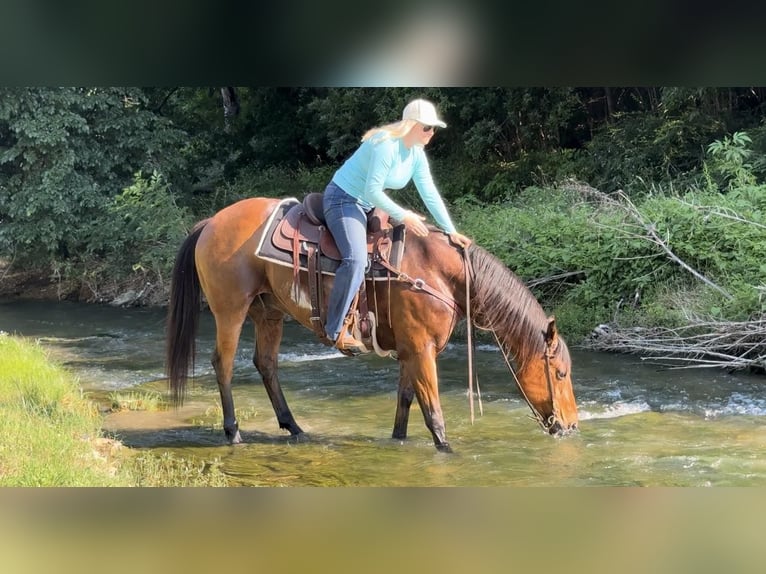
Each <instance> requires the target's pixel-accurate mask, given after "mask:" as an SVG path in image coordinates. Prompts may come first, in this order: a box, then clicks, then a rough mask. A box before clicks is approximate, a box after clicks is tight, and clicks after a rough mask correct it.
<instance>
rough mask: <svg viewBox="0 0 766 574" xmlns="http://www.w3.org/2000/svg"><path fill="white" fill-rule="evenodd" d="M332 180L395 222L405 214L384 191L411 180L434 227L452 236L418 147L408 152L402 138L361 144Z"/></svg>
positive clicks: (424, 156)
mask: <svg viewBox="0 0 766 574" xmlns="http://www.w3.org/2000/svg"><path fill="white" fill-rule="evenodd" d="M332 180H333V182H334V183H335V184H336V185H337V186H338V187H340V188H341V189H342V190H343V191H345V192H346V193H347V194H349V195H351V196H352V197H355V198H356V199H358V200H359V203H361V204H362V205H364V206H365V207H367V208H372V207H378V208H380V209H382V210H383V211H385V212H387V213H388V214H389V215H390V216H391V217H393V218H394V219H396V220H398V221H401V220H402V218H403V217H404V216H405V214H406V213H407V210H405V209H403V208H402V207H400V206H399V205H398V204H397V203H396V202H394V201H393V200H392V199H391V198H390V197H388V195H386V192H385V190H386V189H402V188H403V187H404V186H405V185H407V184H408V183H409V182H410V180H412V181H413V182H414V183H415V187H416V188H417V190H418V193H419V194H420V197H421V199H422V200H423V203H424V204H425V206H426V208H428V211H429V212H430V213H431V215H432V216H433V218H434V220H435V221H436V224H437V225H438V226H439V227H441V228H442V229H443V230H444V231H446V232H447V233H454V232H455V226H454V225H453V224H452V220H451V219H450V216H449V213H448V212H447V208H446V207H445V205H444V201H443V200H442V198H441V195H439V192H438V190H437V189H436V186H435V185H434V181H433V177H431V169H430V168H429V166H428V158H427V157H426V152H425V150H424V149H423V148H422V147H421V146H412V147H411V148H409V149H407V147H406V146H405V145H404V143H403V142H402V140H401V138H397V139H392V138H384V137H382V134H376V135H375V136H373V137H371V138H370V139H368V140H367V141H364V142H362V145H360V146H359V147H358V148H357V150H356V151H355V152H354V153H353V155H352V156H351V157H350V158H348V159H347V160H346V161H345V163H344V164H343V165H342V166H341V167H340V168H339V169H338V171H336V172H335V175H334V176H333V178H332Z"/></svg>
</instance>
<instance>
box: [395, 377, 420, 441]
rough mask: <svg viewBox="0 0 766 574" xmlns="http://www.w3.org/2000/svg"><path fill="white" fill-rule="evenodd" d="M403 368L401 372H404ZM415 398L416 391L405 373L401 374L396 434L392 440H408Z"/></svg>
mask: <svg viewBox="0 0 766 574" xmlns="http://www.w3.org/2000/svg"><path fill="white" fill-rule="evenodd" d="M403 370H404V369H403V367H402V368H400V371H403ZM414 397H415V389H414V388H413V387H412V384H411V383H410V382H409V380H408V379H407V378H406V377H405V375H404V373H403V372H400V374H399V389H398V391H397V394H396V417H395V418H394V432H393V433H392V435H391V438H395V439H397V440H404V439H406V438H407V424H408V423H409V420H410V407H411V406H412V399H413V398H414Z"/></svg>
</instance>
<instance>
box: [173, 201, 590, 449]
mask: <svg viewBox="0 0 766 574" xmlns="http://www.w3.org/2000/svg"><path fill="white" fill-rule="evenodd" d="M279 203H280V200H279V199H275V198H267V197H253V198H249V199H244V200H240V201H238V202H236V203H233V204H231V205H229V206H227V207H225V208H223V209H221V210H220V211H219V212H217V213H216V214H215V215H213V216H212V217H210V218H208V219H205V220H202V221H200V222H198V223H197V224H196V225H195V226H194V227H193V228H192V230H191V231H190V233H189V234H188V236H187V237H186V239H185V240H184V241H183V243H182V245H181V247H180V249H179V251H178V253H177V256H176V260H175V264H174V267H173V272H172V279H171V288H170V301H169V306H168V313H167V321H166V373H167V377H168V385H169V390H170V392H171V394H172V399H173V402H174V403H175V404H176V405H177V406H178V405H180V404H182V402H183V398H184V392H185V385H186V382H187V378H188V372H189V369H192V370H193V368H194V357H195V352H196V350H195V337H196V332H197V326H198V317H199V313H200V310H201V304H202V295H203V294H204V297H205V299H206V301H207V304H208V307H209V309H210V311H211V312H212V314H213V317H214V320H215V329H216V339H215V348H214V350H213V353H212V361H211V362H212V365H213V368H214V370H215V375H216V379H217V382H218V389H219V392H220V398H221V406H222V409H223V429H224V433H225V436H226V438H227V439H228V441H229V443H230V444H236V443H239V442H241V441H242V438H241V435H240V432H239V427H238V423H237V420H236V418H235V414H234V400H233V397H232V389H231V381H232V370H233V362H234V355H235V353H236V350H237V346H238V342H239V336H240V332H241V330H242V327H243V324H244V322H245V321H246V319H247V318H248V317H249V318H250V320H251V321H252V322H253V324H254V327H255V351H254V354H253V364H254V365H255V368H256V369H257V371H258V372H259V373H260V375H261V378H262V381H263V385H264V387H265V389H266V393H267V395H268V397H269V399H270V401H271V404H272V407H273V409H274V413H275V414H276V418H277V421H278V423H279V428H280V429H286V430H287V431H289V432H290V434H291V435H294V436H296V435H301V433H303V431H302V430H301V427H300V426H298V424H297V423H296V421H295V418H294V417H293V414H292V412H291V410H290V408H289V406H288V405H287V402H286V400H285V396H284V394H283V392H282V388H281V385H280V382H279V378H278V373H277V367H278V351H279V346H280V342H281V339H282V333H283V323H284V319H285V316H290V317H292V318H293V319H294V320H296V321H297V322H298V323H300V324H302V325H303V326H305V327H307V328H309V329H311V328H312V321H311V318H312V308H311V305H309V304H308V302H307V301H308V296H307V287H306V285H305V282H304V281H302V280H301V281H300V284H298V285H296V284H294V273H293V269H290V268H289V267H286V266H284V265H277V264H275V263H273V262H271V261H269V260H266V259H262V258H259V257H257V256H256V255H255V252H256V246H257V245H258V244H259V241H260V240H261V238H262V236H263V235H264V234H265V233H266V227H267V222H268V221H269V218H270V216H271V214H272V213H273V212H274V211H275V209H276V207H277V205H279ZM466 263H468V264H466ZM398 271H399V273H398V275H397V276H396V277H394V278H393V280H390V281H383V282H381V281H371V280H367V281H366V289H367V293H368V299H369V300H373V298H374V300H375V301H376V302H377V303H378V305H379V313H378V316H377V328H376V338H377V342H378V344H379V346H380V347H381V348H382V349H388V350H391V351H393V352H395V357H396V360H397V361H398V363H399V383H398V390H397V402H396V414H395V417H394V426H393V432H392V438H394V439H398V440H403V439H405V438H406V437H407V427H408V420H409V412H410V406H411V404H412V401H413V398H417V401H418V404H419V406H420V410H421V412H422V414H423V418H424V421H425V426H426V428H427V429H428V430H429V431H430V433H431V435H432V436H433V441H434V445H435V447H436V449H437V450H439V451H444V452H452V448H451V446H450V444H449V441H448V440H447V435H446V430H445V422H444V416H443V413H442V408H441V404H440V400H439V387H438V377H437V368H436V360H437V356H438V355H439V354H440V353H441V351H442V350H443V349H444V348H445V346H446V345H447V342H448V340H449V338H450V336H451V334H452V331H453V330H454V327H455V325H456V323H457V321H458V319H459V318H460V316H466V315H469V316H470V324H471V325H473V326H475V327H476V328H478V329H483V330H488V331H491V332H493V333H494V335H495V338H496V342H497V344H498V345H499V347H500V350H501V351H502V353H503V356H504V357H505V358H506V362H507V363H508V367H509V370H510V371H511V374H512V375H513V377H514V379H515V382H516V385H517V386H518V389H519V391H520V392H521V395H522V397H523V398H524V400H525V401H526V402H527V404H528V405H529V407H530V409H531V410H532V413H533V415H534V418H535V419H536V420H537V421H538V423H539V424H540V426H541V427H542V428H543V429H544V430H545V431H546V432H547V433H549V434H550V435H554V436H562V435H566V434H569V433H570V432H572V431H575V430H577V424H578V415H577V404H576V402H575V397H574V392H573V389H572V379H571V358H570V355H569V351H568V349H567V345H566V343H565V341H564V339H563V338H562V337H561V336H560V335H559V333H558V329H557V326H556V322H555V319H554V318H553V317H548V316H547V315H546V313H545V312H544V311H543V309H542V307H541V305H540V304H539V302H538V301H537V300H536V298H535V297H534V295H533V294H532V293H531V291H530V290H529V289H528V288H527V286H526V285H525V284H524V282H523V281H522V280H521V279H520V278H519V277H518V276H517V275H516V274H514V273H513V272H512V271H511V270H510V269H509V268H508V267H507V266H505V265H504V264H503V263H502V262H501V261H500V260H499V259H497V258H496V257H495V256H493V255H492V254H490V253H489V252H488V251H487V250H485V249H483V248H482V247H480V246H478V245H476V244H475V243H473V244H471V245H470V246H468V248H466V249H462V248H461V247H459V246H456V245H453V244H452V243H451V242H450V241H449V236H448V235H447V234H445V233H443V232H441V231H439V230H437V229H436V228H434V227H431V232H430V233H429V234H428V235H427V236H426V237H418V236H415V235H414V234H413V235H410V236H407V237H406V247H405V250H404V256H403V258H402V262H401V268H400V269H399V270H398ZM301 275H302V276H304V275H306V274H305V273H303V272H301ZM413 277H416V278H417V279H415V280H413V279H412V278H413ZM332 280H333V277H332V276H331V275H323V285H322V288H323V290H324V292H325V293H329V291H330V287H331V285H332ZM467 296H468V297H467ZM469 306H470V309H469ZM509 357H510V358H511V361H512V362H513V363H515V365H516V370H515V371H514V370H513V367H512V365H511V362H510V361H509V360H508V359H509ZM355 360H359V359H355Z"/></svg>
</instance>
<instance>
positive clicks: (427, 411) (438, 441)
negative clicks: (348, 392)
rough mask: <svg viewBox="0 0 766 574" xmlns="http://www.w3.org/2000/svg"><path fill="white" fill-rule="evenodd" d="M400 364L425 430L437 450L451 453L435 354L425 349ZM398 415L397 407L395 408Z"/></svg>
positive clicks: (407, 357) (431, 350) (409, 356)
mask: <svg viewBox="0 0 766 574" xmlns="http://www.w3.org/2000/svg"><path fill="white" fill-rule="evenodd" d="M400 360H401V359H400ZM401 364H402V375H403V378H404V382H405V384H409V385H411V386H412V387H413V389H414V391H415V396H416V397H417V399H418V404H419V405H420V410H421V411H422V412H423V419H424V420H425V423H426V428H428V430H430V431H431V435H432V436H433V438H434V444H435V445H436V448H437V450H440V451H442V452H452V448H451V447H450V445H449V443H448V442H447V433H446V427H445V425H444V415H443V414H442V407H441V402H440V400H439V382H438V377H437V373H436V353H435V352H434V351H433V349H427V350H425V351H423V352H421V353H417V354H413V355H408V356H406V358H405V359H404V360H402V363H401ZM400 388H401V383H400ZM404 388H405V389H406V386H405V387H404ZM398 413H399V407H398V406H397V414H398Z"/></svg>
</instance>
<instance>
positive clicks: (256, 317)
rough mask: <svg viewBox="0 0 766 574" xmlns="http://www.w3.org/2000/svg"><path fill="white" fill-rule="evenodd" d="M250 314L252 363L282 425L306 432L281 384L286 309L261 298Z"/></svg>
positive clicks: (280, 426) (296, 432)
mask: <svg viewBox="0 0 766 574" xmlns="http://www.w3.org/2000/svg"><path fill="white" fill-rule="evenodd" d="M250 318H251V319H252V320H253V322H254V323H255V353H254V355H253V364H254V365H255V368H256V369H258V372H259V373H260V374H261V378H262V379H263V386H264V387H265V388H266V394H268V396H269V400H270V401H271V406H272V407H273V409H274V414H275V415H276V417H277V422H278V423H279V428H281V429H287V430H288V431H290V434H291V435H298V434H301V433H302V432H303V430H301V427H299V426H298V423H297V422H295V418H294V417H293V413H292V412H291V411H290V407H288V406H287V400H286V399H285V395H284V393H283V392H282V385H280V384H279V376H278V358H279V345H280V343H281V342H282V332H283V327H284V313H282V312H281V311H279V310H278V309H274V308H269V307H264V306H263V304H262V303H261V302H259V301H256V303H255V304H254V305H253V307H252V308H251V309H250Z"/></svg>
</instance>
